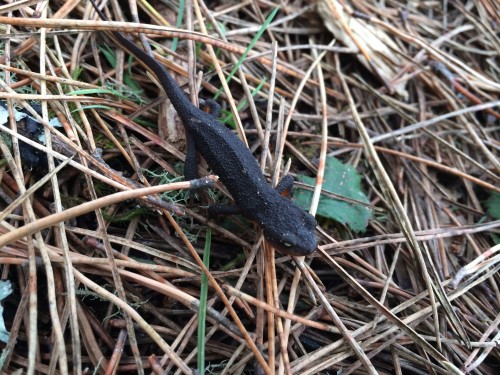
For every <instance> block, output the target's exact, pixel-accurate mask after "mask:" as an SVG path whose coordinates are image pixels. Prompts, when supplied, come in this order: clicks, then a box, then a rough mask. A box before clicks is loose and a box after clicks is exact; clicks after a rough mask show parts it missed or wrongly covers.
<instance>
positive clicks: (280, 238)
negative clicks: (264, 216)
mask: <svg viewBox="0 0 500 375" xmlns="http://www.w3.org/2000/svg"><path fill="white" fill-rule="evenodd" d="M282 203H283V204H282V205H283V207H279V208H277V209H276V210H275V211H274V214H273V215H272V216H273V220H272V221H271V222H269V221H267V222H266V223H264V224H263V225H262V228H263V230H264V237H265V238H266V240H267V241H269V242H270V243H271V245H273V246H274V248H275V249H276V250H278V251H280V252H282V253H285V254H291V255H309V254H311V253H313V252H314V251H315V250H316V248H317V246H318V240H317V238H316V219H314V216H312V215H311V214H310V213H308V212H306V211H304V210H303V209H302V208H300V207H298V206H296V205H295V204H294V203H293V202H292V201H291V200H289V199H283V201H282ZM282 205H279V206H282Z"/></svg>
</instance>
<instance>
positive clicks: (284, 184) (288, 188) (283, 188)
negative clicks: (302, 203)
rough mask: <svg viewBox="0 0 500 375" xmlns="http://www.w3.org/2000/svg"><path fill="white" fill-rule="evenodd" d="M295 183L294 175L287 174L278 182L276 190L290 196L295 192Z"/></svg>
mask: <svg viewBox="0 0 500 375" xmlns="http://www.w3.org/2000/svg"><path fill="white" fill-rule="evenodd" d="M293 183H294V180H293V177H292V176H291V175H289V174H287V175H286V176H284V177H283V178H282V179H281V180H280V182H278V185H277V186H276V188H275V190H276V191H277V192H278V193H279V194H280V195H281V196H283V197H290V196H291V195H292V192H293Z"/></svg>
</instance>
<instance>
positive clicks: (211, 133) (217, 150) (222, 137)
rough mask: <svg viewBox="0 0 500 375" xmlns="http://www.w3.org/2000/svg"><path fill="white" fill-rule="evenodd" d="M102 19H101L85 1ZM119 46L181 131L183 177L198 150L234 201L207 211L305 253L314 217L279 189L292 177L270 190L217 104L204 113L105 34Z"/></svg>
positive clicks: (147, 59)
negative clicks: (163, 98) (150, 78)
mask: <svg viewBox="0 0 500 375" xmlns="http://www.w3.org/2000/svg"><path fill="white" fill-rule="evenodd" d="M91 2H92V4H93V5H94V8H95V9H96V11H97V13H98V14H99V16H100V17H101V19H103V20H107V17H106V16H105V15H104V14H103V13H102V12H101V11H100V10H99V9H98V8H97V6H96V4H95V3H94V1H91ZM110 33H111V34H112V36H113V37H114V38H115V39H116V41H117V42H118V44H119V46H120V47H121V48H123V49H125V50H127V51H128V52H129V53H131V54H132V55H134V56H135V57H136V58H137V59H138V60H139V62H140V63H142V64H143V65H144V66H145V67H146V68H147V69H148V70H150V71H151V72H152V73H154V75H155V76H156V78H157V79H158V81H159V82H160V84H161V86H162V88H163V90H164V91H165V93H166V95H167V97H168V98H169V100H170V102H171V103H172V105H173V107H174V109H175V110H176V111H177V113H178V115H179V117H180V119H181V121H182V123H183V125H184V128H185V131H186V142H187V154H186V160H185V165H184V175H185V177H186V179H189V180H192V179H196V178H198V171H197V160H196V155H197V153H199V154H200V155H201V156H202V157H203V158H204V159H205V161H206V162H207V164H208V166H209V167H210V168H211V169H212V171H213V172H214V174H216V175H218V176H219V178H220V180H221V181H222V183H223V184H224V185H225V186H226V188H227V190H228V191H229V192H230V193H231V195H232V197H233V200H234V202H235V205H234V206H222V205H212V206H210V207H209V215H210V216H212V215H214V214H240V215H242V216H244V217H246V218H247V219H249V220H251V221H255V222H257V223H258V225H259V226H260V227H261V228H262V231H263V233H264V237H265V239H266V240H267V241H268V242H269V243H270V244H271V245H272V246H274V247H275V248H276V249H277V250H278V251H280V252H283V253H286V254H291V255H308V254H311V253H312V252H314V251H315V250H316V248H317V237H316V220H315V218H314V216H312V215H311V214H309V213H308V212H306V211H305V210H304V209H302V208H301V207H299V206H297V205H296V204H295V203H294V202H293V201H292V200H290V199H289V198H285V197H284V196H282V195H281V193H284V192H289V191H291V189H292V187H293V177H292V176H290V175H287V176H285V177H283V179H282V180H281V181H280V183H279V184H278V186H277V187H276V189H273V188H272V187H271V185H269V184H268V182H267V181H266V178H265V177H264V175H263V174H262V171H261V169H260V166H259V164H258V163H257V160H256V159H255V158H254V157H253V155H252V153H251V152H250V150H249V149H248V148H247V147H246V146H245V144H244V143H243V142H242V141H241V140H240V139H239V138H238V137H237V136H236V135H235V134H234V133H233V132H232V131H231V130H229V129H228V128H227V127H226V126H224V125H223V124H222V123H221V122H219V121H218V120H217V113H218V108H219V107H218V104H217V103H215V102H214V101H207V105H208V106H210V107H211V109H212V111H210V113H207V112H205V111H203V110H202V109H200V108H198V107H197V106H195V105H194V104H193V103H191V101H190V100H189V99H188V97H187V96H186V94H185V93H184V91H183V90H182V89H181V88H180V86H179V85H178V84H177V82H176V81H175V80H174V79H173V77H172V76H171V74H170V73H169V72H168V71H167V70H166V69H165V68H164V67H163V66H162V65H161V64H160V63H158V61H156V60H155V59H154V58H153V57H152V56H150V55H149V54H148V53H146V52H145V51H143V50H142V49H140V48H139V47H137V46H136V45H135V44H134V43H133V42H131V41H129V40H128V39H127V38H125V37H124V36H123V35H122V34H121V33H119V32H110Z"/></svg>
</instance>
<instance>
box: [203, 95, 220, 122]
mask: <svg viewBox="0 0 500 375" xmlns="http://www.w3.org/2000/svg"><path fill="white" fill-rule="evenodd" d="M200 109H201V110H202V111H203V112H206V113H209V114H211V115H212V116H213V117H215V118H218V117H219V116H220V110H221V108H220V104H219V103H217V102H216V101H215V100H212V99H205V100H204V101H203V102H202V103H201V106H200Z"/></svg>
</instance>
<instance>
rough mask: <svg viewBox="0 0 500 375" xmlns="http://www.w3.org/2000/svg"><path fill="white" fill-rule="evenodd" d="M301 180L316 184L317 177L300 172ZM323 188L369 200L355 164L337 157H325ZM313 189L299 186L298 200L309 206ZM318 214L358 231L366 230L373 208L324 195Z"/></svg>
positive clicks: (365, 200)
mask: <svg viewBox="0 0 500 375" xmlns="http://www.w3.org/2000/svg"><path fill="white" fill-rule="evenodd" d="M297 177H298V180H299V181H301V182H303V183H306V184H308V185H311V186H314V185H315V183H316V179H315V178H312V177H307V176H302V175H298V176H297ZM323 190H325V191H328V192H331V193H334V194H337V195H340V196H342V197H345V198H349V199H351V200H356V201H358V202H361V203H366V204H368V203H369V201H368V198H367V197H366V195H365V194H364V193H363V192H362V191H361V176H360V175H359V174H358V172H356V169H354V167H352V166H350V165H348V164H342V163H341V162H340V161H339V160H338V159H336V158H334V157H328V158H326V168H325V178H324V183H323ZM312 195H313V193H312V191H309V190H304V189H300V188H297V191H296V193H295V198H296V202H297V204H298V205H299V206H301V207H303V208H305V209H308V208H309V207H310V205H311V200H312ZM317 215H319V216H322V217H325V218H328V219H332V220H335V221H338V222H339V223H341V224H346V225H348V226H349V227H350V228H351V229H352V230H353V231H355V232H364V231H365V229H366V226H367V225H368V220H369V219H370V218H371V210H370V209H369V208H368V207H366V206H364V205H363V204H359V203H356V202H353V203H351V202H344V201H341V200H339V199H334V198H331V197H327V196H324V195H322V196H321V197H320V200H319V206H318V212H317Z"/></svg>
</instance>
